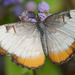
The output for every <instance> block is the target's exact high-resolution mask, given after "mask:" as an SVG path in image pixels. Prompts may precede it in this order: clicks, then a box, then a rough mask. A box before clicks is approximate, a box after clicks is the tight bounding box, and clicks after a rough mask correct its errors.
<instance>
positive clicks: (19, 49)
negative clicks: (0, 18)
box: [0, 22, 45, 68]
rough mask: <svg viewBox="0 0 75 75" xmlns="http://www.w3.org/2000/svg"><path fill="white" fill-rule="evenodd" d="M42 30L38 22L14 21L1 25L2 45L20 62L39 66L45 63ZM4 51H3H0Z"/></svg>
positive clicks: (0, 39)
mask: <svg viewBox="0 0 75 75" xmlns="http://www.w3.org/2000/svg"><path fill="white" fill-rule="evenodd" d="M40 37H41V36H40V32H39V31H38V29H37V26H36V23H28V22H25V23H22V22H19V23H12V24H9V25H8V24H6V25H3V26H0V46H1V48H3V49H4V50H5V51H6V52H8V53H9V55H12V58H13V59H14V60H16V61H17V63H18V64H21V65H23V66H26V67H28V68H38V67H39V66H41V65H43V64H44V60H45V55H44V52H43V48H42V44H41V38H40ZM0 52H3V51H0Z"/></svg>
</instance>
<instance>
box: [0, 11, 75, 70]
mask: <svg viewBox="0 0 75 75" xmlns="http://www.w3.org/2000/svg"><path fill="white" fill-rule="evenodd" d="M0 47H1V48H3V49H4V50H2V49H1V50H0V53H4V54H6V53H7V54H9V55H11V57H12V58H13V59H14V62H15V61H16V62H17V63H18V64H21V65H22V66H24V67H28V68H30V69H31V68H33V69H34V68H39V67H40V66H42V65H44V61H45V54H46V55H48V56H49V58H50V59H51V61H52V62H55V63H62V62H64V61H66V60H67V58H69V56H70V55H71V54H72V53H73V52H74V48H75V10H70V11H67V12H63V13H59V14H54V15H51V16H49V17H47V18H46V19H45V20H44V21H43V22H39V21H38V22H37V23H33V22H17V23H12V24H5V25H2V26H0Z"/></svg>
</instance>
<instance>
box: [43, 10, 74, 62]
mask: <svg viewBox="0 0 75 75" xmlns="http://www.w3.org/2000/svg"><path fill="white" fill-rule="evenodd" d="M74 12H75V10H71V11H70V12H69V11H67V12H63V13H59V14H55V15H52V16H49V17H48V18H47V19H46V20H45V22H44V24H45V25H46V36H47V45H48V52H49V53H48V54H49V58H50V59H51V60H52V61H53V62H56V63H61V62H63V61H65V60H67V58H68V57H69V56H70V55H71V54H72V53H73V49H74V48H75V42H74V41H75V40H74V39H75V13H74Z"/></svg>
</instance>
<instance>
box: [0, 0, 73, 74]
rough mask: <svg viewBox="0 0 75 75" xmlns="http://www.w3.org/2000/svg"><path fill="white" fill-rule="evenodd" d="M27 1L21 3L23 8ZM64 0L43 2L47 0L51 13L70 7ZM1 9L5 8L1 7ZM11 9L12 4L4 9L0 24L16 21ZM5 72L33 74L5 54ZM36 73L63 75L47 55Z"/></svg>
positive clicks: (38, 0) (36, 0)
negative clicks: (43, 63)
mask: <svg viewBox="0 0 75 75" xmlns="http://www.w3.org/2000/svg"><path fill="white" fill-rule="evenodd" d="M27 1H29V0H25V1H24V2H23V4H21V5H22V7H23V9H24V5H25V3H26V2H27ZM33 1H34V2H36V3H37V5H38V4H39V3H41V2H42V0H33ZM64 1H65V0H45V2H47V3H48V4H49V5H50V8H51V9H50V13H51V14H54V13H57V12H61V11H64V10H68V9H71V8H72V6H69V5H68V6H69V7H68V6H66V5H67V4H65V2H64ZM3 9H5V8H4V7H3ZM12 9H13V7H12V6H11V7H10V8H6V9H5V12H6V14H5V16H2V17H3V18H1V20H0V24H6V23H11V22H15V21H18V19H17V18H16V17H15V16H13V15H12V14H11V11H12ZM7 10H8V11H7ZM0 12H1V11H0ZM3 12H4V10H3ZM37 12H38V11H36V13H37ZM16 19H17V20H16ZM5 74H6V75H33V70H28V69H27V68H22V67H21V66H17V65H16V64H14V63H13V62H12V61H11V60H10V57H8V56H6V57H5ZM36 74H37V75H63V74H62V70H61V68H60V66H58V65H56V64H53V63H52V62H51V61H50V59H49V58H48V57H46V61H45V65H44V66H42V67H41V68H39V69H37V70H36Z"/></svg>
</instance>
